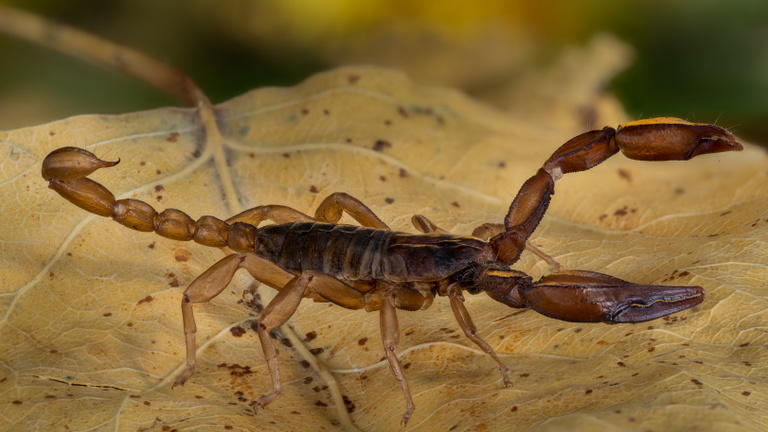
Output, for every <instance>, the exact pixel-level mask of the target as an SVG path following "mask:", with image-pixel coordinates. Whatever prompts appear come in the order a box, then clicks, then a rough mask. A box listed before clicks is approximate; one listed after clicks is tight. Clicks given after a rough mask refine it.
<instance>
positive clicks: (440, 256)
mask: <svg viewBox="0 0 768 432" xmlns="http://www.w3.org/2000/svg"><path fill="white" fill-rule="evenodd" d="M255 240H256V241H255V252H256V254H257V255H259V256H262V257H264V258H266V259H268V260H270V261H272V262H274V263H276V264H277V265H279V266H280V267H282V268H284V269H286V270H289V271H292V272H295V273H300V272H301V271H303V270H317V271H321V272H323V273H326V274H328V275H331V276H334V277H337V278H339V279H345V280H351V281H374V280H379V281H388V282H393V283H402V282H429V281H439V280H442V279H445V278H448V277H450V276H451V275H453V274H456V273H458V272H460V271H462V270H464V269H466V268H468V267H469V266H472V265H473V264H475V263H482V262H486V261H491V260H493V259H494V257H493V253H492V251H491V250H490V247H489V246H488V243H485V242H483V241H482V240H479V239H476V238H471V237H458V236H452V235H423V234H406V233H400V232H393V231H385V230H379V229H374V228H366V227H358V226H353V225H336V224H321V223H312V222H297V223H291V224H281V225H269V226H265V227H263V228H259V230H258V231H257V234H256V239H255Z"/></svg>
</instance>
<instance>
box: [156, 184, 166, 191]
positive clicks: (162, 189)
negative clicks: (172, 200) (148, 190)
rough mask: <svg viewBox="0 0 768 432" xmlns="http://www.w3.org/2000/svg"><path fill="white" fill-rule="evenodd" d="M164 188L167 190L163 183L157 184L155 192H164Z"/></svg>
mask: <svg viewBox="0 0 768 432" xmlns="http://www.w3.org/2000/svg"><path fill="white" fill-rule="evenodd" d="M164 190H165V187H163V185H161V184H159V185H155V192H162V191H164Z"/></svg>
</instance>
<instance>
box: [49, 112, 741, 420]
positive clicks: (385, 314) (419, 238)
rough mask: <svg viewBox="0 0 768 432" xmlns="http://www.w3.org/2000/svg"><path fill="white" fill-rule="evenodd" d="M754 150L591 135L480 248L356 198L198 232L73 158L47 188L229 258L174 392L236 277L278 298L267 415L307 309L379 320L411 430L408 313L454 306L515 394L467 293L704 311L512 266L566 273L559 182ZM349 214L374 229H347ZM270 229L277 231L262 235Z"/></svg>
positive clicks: (202, 293) (267, 342) (617, 133)
mask: <svg viewBox="0 0 768 432" xmlns="http://www.w3.org/2000/svg"><path fill="white" fill-rule="evenodd" d="M741 149H742V147H741V145H740V144H739V143H738V142H736V140H735V138H734V137H733V135H731V134H730V133H729V132H728V131H726V130H725V129H723V128H720V127H718V126H713V125H706V124H696V123H689V122H686V121H684V120H680V119H676V118H666V117H665V118H654V119H647V120H640V121H634V122H630V123H627V124H624V125H622V126H620V127H618V128H617V129H614V128H611V127H606V128H604V129H602V130H594V131H590V132H586V133H583V134H581V135H578V136H576V137H575V138H572V139H571V140H569V141H567V142H566V143H565V144H563V145H562V146H561V147H560V148H558V149H557V150H556V151H555V152H554V153H553V154H552V156H550V157H549V159H547V160H546V162H545V163H544V165H543V166H542V167H541V168H540V169H539V170H538V171H537V172H536V174H535V175H533V176H532V177H531V178H530V179H528V180H527V181H526V182H525V183H524V184H523V186H522V188H521V189H520V191H519V192H518V194H517V196H516V197H515V199H514V200H513V201H512V204H511V205H510V207H509V211H508V212H507V215H506V217H505V218H504V223H503V224H491V223H488V224H483V225H481V226H479V227H477V229H475V230H474V232H473V233H472V236H459V235H453V234H449V233H447V232H446V231H444V230H442V229H440V228H439V227H437V226H435V225H434V224H433V223H432V222H430V221H429V220H428V219H427V218H426V217H424V216H421V215H416V216H414V217H413V223H414V225H415V226H416V228H417V229H418V230H419V231H421V233H420V234H410V233H403V232H395V231H391V230H390V229H389V227H388V226H387V224H386V223H384V222H383V221H382V220H381V219H379V218H378V217H377V216H376V215H375V214H374V213H373V212H372V211H371V210H370V209H369V208H368V207H366V206H365V205H364V204H363V203H361V202H360V201H359V200H357V199H355V198H354V197H352V196H350V195H348V194H345V193H334V194H332V195H330V196H328V197H327V198H326V199H325V200H324V201H323V202H322V203H321V204H320V206H319V207H318V208H317V210H316V211H315V214H314V216H309V215H307V214H304V213H302V212H300V211H298V210H295V209H292V208H290V207H286V206H281V205H264V206H258V207H254V208H252V209H249V210H246V211H244V212H242V213H240V214H238V215H236V216H233V217H231V218H229V219H227V220H221V219H218V218H215V217H213V216H203V217H201V218H199V219H198V220H197V221H195V220H193V219H192V218H190V217H189V216H188V215H186V214H185V213H183V212H181V211H179V210H175V209H167V210H164V211H162V212H160V213H158V212H156V211H155V210H154V209H153V208H152V207H151V206H150V205H149V204H147V203H145V202H143V201H139V200H135V199H120V200H116V199H115V197H114V196H113V195H112V193H111V192H109V190H107V189H106V188H105V187H104V186H102V185H100V184H99V183H96V182H95V181H93V180H90V179H88V178H86V176H87V175H89V174H90V173H92V172H93V171H95V170H97V169H99V168H105V167H111V166H114V165H115V164H116V163H117V162H106V161H103V160H100V159H98V158H97V157H96V156H94V155H93V154H92V153H90V152H88V151H86V150H83V149H79V148H74V147H65V148H61V149H58V150H55V151H53V152H52V153H50V154H49V155H48V156H47V157H46V158H45V161H44V162H43V170H42V174H43V178H45V179H46V180H48V181H49V187H50V188H52V189H53V190H55V191H56V192H58V193H59V194H60V195H61V196H63V197H64V198H66V199H68V200H69V201H71V202H72V203H74V204H76V205H78V206H79V207H81V208H83V209H85V210H87V211H89V212H92V213H96V214H98V215H101V216H109V217H112V218H113V219H114V220H116V221H117V222H119V223H121V224H123V225H125V226H128V227H129V228H133V229H135V230H139V231H154V232H156V233H158V234H160V235H161V236H164V237H168V238H171V239H174V240H194V241H196V242H197V243H200V244H203V245H206V246H213V247H220V248H225V249H226V250H229V252H230V253H229V254H228V255H227V256H226V257H224V258H222V259H221V260H220V261H218V262H217V263H215V264H214V265H212V266H211V267H210V268H208V269H207V270H206V271H205V272H204V273H202V274H201V275H200V276H198V277H197V278H196V279H195V280H194V281H193V282H192V283H191V284H190V285H189V287H188V288H187V289H186V291H184V295H183V298H182V301H181V311H182V316H183V322H184V334H185V337H186V352H187V356H186V368H185V369H184V371H183V372H182V373H181V374H180V375H179V376H178V377H177V378H176V380H175V382H174V385H182V384H184V382H185V381H187V379H189V377H190V376H191V375H192V373H193V371H194V370H195V332H196V327H195V318H194V314H193V305H194V304H195V303H204V302H207V301H209V300H211V299H212V298H214V297H215V296H217V295H218V294H219V293H221V291H222V290H224V288H225V287H226V286H227V285H228V284H229V283H230V281H231V280H232V277H233V276H234V274H235V272H236V271H238V270H239V269H245V270H246V271H247V272H249V273H250V274H251V275H252V276H253V277H254V278H255V279H257V280H258V281H260V282H262V283H264V284H266V285H268V286H270V287H272V288H274V289H276V290H278V293H277V295H276V296H275V297H274V298H273V299H272V301H270V302H269V304H268V305H267V306H266V307H265V308H264V310H263V311H262V313H261V315H260V317H259V318H258V335H259V339H260V340H261V346H262V349H263V351H264V357H265V359H266V361H267V364H268V367H269V371H270V374H271V377H272V384H273V389H272V392H271V393H269V394H266V395H264V396H262V397H261V398H260V399H259V404H260V405H262V406H264V405H267V404H268V403H270V402H271V401H273V400H274V399H275V398H276V397H277V396H278V395H279V394H280V391H281V385H280V373H279V371H278V362H277V349H276V347H275V343H274V342H273V340H272V339H271V338H270V337H269V332H270V331H271V330H273V329H275V328H277V327H279V326H281V325H282V324H284V323H285V322H286V321H287V320H288V319H289V318H290V317H291V315H293V313H294V312H295V311H296V308H297V307H298V305H299V303H300V302H301V300H302V298H305V297H308V298H311V299H313V300H314V301H319V302H331V303H334V304H337V305H339V306H342V307H345V308H349V309H365V310H366V311H378V312H379V318H380V321H381V338H382V342H383V345H384V353H385V356H386V359H387V361H388V362H389V366H390V368H391V369H392V373H393V374H394V376H395V378H396V379H397V380H398V381H399V383H400V386H401V387H402V391H403V394H404V396H405V400H406V404H407V408H406V411H405V414H404V415H403V419H402V421H403V423H406V422H407V421H408V419H409V418H410V417H411V414H412V413H413V411H414V408H415V405H414V403H413V399H412V397H411V393H410V390H409V389H408V381H407V379H406V378H405V374H404V373H403V367H402V365H401V364H400V361H399V360H398V357H397V347H398V338H399V330H398V321H397V315H396V309H405V310H411V311H415V310H421V309H425V308H427V307H429V306H430V305H431V304H432V301H433V299H434V297H435V296H445V297H448V300H449V302H450V304H451V309H452V311H453V314H454V316H455V317H456V320H457V321H458V324H459V326H460V327H461V329H462V330H463V331H464V333H465V334H466V336H467V337H468V338H469V339H470V340H471V341H472V342H474V343H475V344H476V345H477V346H479V347H480V349H482V350H483V351H484V352H485V353H486V354H488V355H489V356H491V358H493V360H494V361H495V362H496V363H497V364H498V366H499V370H500V371H501V375H502V379H503V382H504V384H505V385H509V384H510V383H511V380H510V378H509V373H508V369H507V366H506V365H505V364H504V363H503V362H502V361H501V359H499V357H498V355H497V354H496V352H494V350H493V348H491V346H490V345H488V343H486V342H485V341H484V340H483V339H482V338H481V337H480V335H478V334H477V330H476V328H475V325H474V324H473V323H472V319H471V318H470V315H469V312H468V311H467V309H466V308H465V306H464V297H463V293H464V292H466V293H469V294H479V293H483V292H484V293H486V294H487V295H489V296H490V297H491V298H492V299H494V300H496V301H499V302H501V303H504V304H506V305H508V306H510V307H514V308H531V309H533V310H535V311H537V312H539V313H542V314H544V315H547V316H550V317H552V318H557V319H560V320H566V321H589V322H599V321H602V322H607V323H634V322H641V321H647V320H651V319H655V318H659V317H662V316H665V315H669V314H672V313H675V312H678V311H681V310H683V309H687V308H690V307H692V306H694V305H697V304H699V303H701V301H702V300H703V298H704V290H703V289H702V287H699V286H664V285H643V284H635V283H631V282H627V281H624V280H621V279H618V278H615V277H613V276H608V275H605V274H601V273H596V272H593V271H585V270H570V271H556V272H555V273H553V274H550V275H547V276H544V277H542V278H541V279H539V280H538V281H535V282H534V281H533V280H532V278H531V277H529V276H527V275H526V274H525V273H522V272H520V271H516V270H512V269H511V268H510V266H511V265H512V264H514V263H515V262H516V261H517V260H518V259H519V257H520V254H521V253H522V251H523V250H524V249H526V248H528V249H529V250H531V251H532V252H534V253H536V254H537V255H539V256H541V257H542V258H544V259H547V260H548V261H549V262H550V263H551V264H553V266H555V267H557V265H556V263H554V261H553V260H552V259H551V258H549V257H547V256H546V255H545V254H544V253H543V252H541V251H539V250H537V249H536V248H534V247H533V246H532V245H530V244H529V243H528V242H527V240H528V238H529V237H530V235H531V234H532V233H533V232H534V230H535V229H536V226H537V225H538V224H539V221H541V219H542V217H543V216H544V213H545V212H546V210H547V207H548V206H549V201H550V198H551V196H552V195H553V194H554V187H555V182H556V181H557V180H558V179H559V178H561V177H562V176H563V175H564V174H567V173H570V172H577V171H584V170H587V169H590V168H592V167H594V166H595V165H597V164H599V163H600V162H602V161H603V160H605V159H607V158H609V157H610V156H612V155H614V154H615V153H617V152H619V151H621V152H622V153H623V154H624V155H625V156H627V157H629V158H631V159H639V160H651V161H659V160H687V159H690V158H692V157H695V156H698V155H701V154H705V153H716V152H723V151H731V150H741ZM342 212H346V213H348V214H349V215H350V216H351V217H352V218H354V219H355V220H356V221H357V222H358V223H360V225H361V226H353V225H342V224H338V223H337V222H338V221H339V219H340V218H341V215H342ZM265 220H269V221H271V222H273V224H271V225H264V226H262V225H261V224H262V222H264V221H265Z"/></svg>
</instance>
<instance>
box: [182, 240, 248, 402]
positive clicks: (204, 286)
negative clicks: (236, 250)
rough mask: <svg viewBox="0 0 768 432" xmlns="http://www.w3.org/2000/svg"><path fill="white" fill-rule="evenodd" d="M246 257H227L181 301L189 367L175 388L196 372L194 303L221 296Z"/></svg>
mask: <svg viewBox="0 0 768 432" xmlns="http://www.w3.org/2000/svg"><path fill="white" fill-rule="evenodd" d="M244 259H245V257H244V256H243V255H241V254H232V255H227V256H226V257H224V258H222V259H221V260H219V261H218V262H217V263H216V264H214V265H212V266H211V267H209V268H208V270H206V271H205V272H203V274H201V275H200V276H198V277H197V278H196V279H195V280H194V281H192V283H191V284H190V285H189V287H188V288H187V289H186V290H185V291H184V297H183V298H182V300H181V315H182V317H183V320H184V338H185V340H186V345H187V367H186V368H185V369H184V370H183V371H182V372H181V373H180V374H179V375H178V376H177V377H176V380H175V381H174V383H173V387H175V386H177V385H184V382H185V381H187V379H188V378H189V377H190V376H191V375H192V372H194V371H195V333H196V332H197V325H195V316H194V313H193V311H192V304H193V303H205V302H207V301H209V300H211V299H212V298H214V297H216V296H217V295H219V293H220V292H221V291H223V290H224V288H226V286H227V285H229V282H231V281H232V277H233V276H234V275H235V272H236V271H237V269H238V268H240V264H241V263H242V262H243V260H244Z"/></svg>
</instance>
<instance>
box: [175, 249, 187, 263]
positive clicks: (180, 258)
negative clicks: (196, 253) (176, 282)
mask: <svg viewBox="0 0 768 432" xmlns="http://www.w3.org/2000/svg"><path fill="white" fill-rule="evenodd" d="M190 256H192V253H190V252H189V251H188V250H186V249H184V248H178V249H176V250H175V251H174V252H173V259H175V260H176V261H177V262H187V261H189V257H190Z"/></svg>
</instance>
